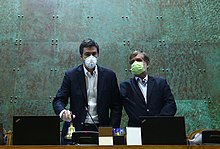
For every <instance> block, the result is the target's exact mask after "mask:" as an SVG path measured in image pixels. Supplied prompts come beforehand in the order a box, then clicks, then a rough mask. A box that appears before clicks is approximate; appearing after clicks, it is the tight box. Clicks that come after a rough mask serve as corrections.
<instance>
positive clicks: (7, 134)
mask: <svg viewBox="0 0 220 149" xmlns="http://www.w3.org/2000/svg"><path fill="white" fill-rule="evenodd" d="M4 131H5V130H4ZM5 135H6V137H7V141H6V145H11V139H12V131H11V130H9V131H8V132H6V131H5Z"/></svg>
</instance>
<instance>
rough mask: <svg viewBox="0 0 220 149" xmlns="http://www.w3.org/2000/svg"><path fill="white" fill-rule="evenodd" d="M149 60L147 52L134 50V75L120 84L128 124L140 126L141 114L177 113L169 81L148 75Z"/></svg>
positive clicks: (132, 55)
mask: <svg viewBox="0 0 220 149" xmlns="http://www.w3.org/2000/svg"><path fill="white" fill-rule="evenodd" d="M149 62H150V60H149V57H148V56H147V55H146V53H145V52H143V51H140V50H136V51H134V52H133V53H132V54H131V55H130V64H131V72H132V73H133V74H134V77H132V78H130V79H129V80H127V81H124V82H122V83H121V84H120V92H121V99H122V102H123V106H124V109H125V111H126V113H127V115H128V117H129V120H128V126H140V124H141V121H142V120H141V119H140V118H139V117H140V116H173V115H175V113H176V103H175V100H174V97H173V94H172V93H171V90H170V87H169V85H168V84H167V81H166V80H165V79H163V78H160V77H152V76H149V75H148V67H149Z"/></svg>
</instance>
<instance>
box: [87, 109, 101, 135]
mask: <svg viewBox="0 0 220 149" xmlns="http://www.w3.org/2000/svg"><path fill="white" fill-rule="evenodd" d="M85 109H86V112H87V113H88V115H89V117H90V118H91V120H92V122H93V124H94V126H95V128H96V130H97V131H99V129H98V127H97V125H96V123H95V121H94V119H93V118H92V116H91V114H90V113H89V110H88V108H87V107H86V106H85Z"/></svg>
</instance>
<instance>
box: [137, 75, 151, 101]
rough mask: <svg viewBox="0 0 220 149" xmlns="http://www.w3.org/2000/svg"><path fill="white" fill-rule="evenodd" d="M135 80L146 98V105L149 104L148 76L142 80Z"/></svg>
mask: <svg viewBox="0 0 220 149" xmlns="http://www.w3.org/2000/svg"><path fill="white" fill-rule="evenodd" d="M135 79H136V80H137V82H138V86H139V88H140V90H141V92H142V94H143V96H144V99H145V103H146V104H147V81H148V75H146V77H145V78H144V79H141V78H139V77H135Z"/></svg>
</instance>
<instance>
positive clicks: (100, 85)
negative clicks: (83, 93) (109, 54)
mask: <svg viewBox="0 0 220 149" xmlns="http://www.w3.org/2000/svg"><path fill="white" fill-rule="evenodd" d="M103 72H104V69H102V68H101V67H99V66H98V82H97V102H99V100H100V99H101V93H102V89H103V85H104V81H103V80H104V73H103Z"/></svg>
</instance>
